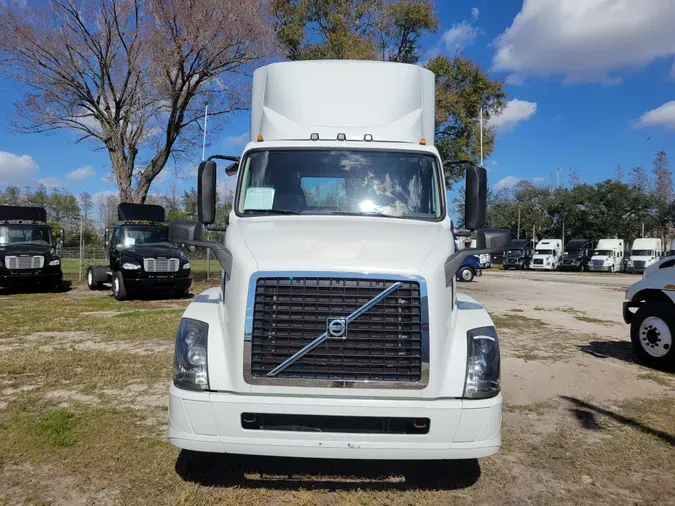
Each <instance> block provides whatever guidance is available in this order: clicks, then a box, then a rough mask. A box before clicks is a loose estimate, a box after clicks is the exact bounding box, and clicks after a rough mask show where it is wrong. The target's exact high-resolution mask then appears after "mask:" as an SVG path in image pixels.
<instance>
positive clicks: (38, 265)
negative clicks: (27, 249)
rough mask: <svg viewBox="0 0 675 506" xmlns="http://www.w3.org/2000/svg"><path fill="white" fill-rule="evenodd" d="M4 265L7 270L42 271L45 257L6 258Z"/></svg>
mask: <svg viewBox="0 0 675 506" xmlns="http://www.w3.org/2000/svg"><path fill="white" fill-rule="evenodd" d="M5 263H6V265H7V268H8V269H42V268H43V267H44V265H45V257H43V256H41V255H37V256H20V257H17V256H7V257H5Z"/></svg>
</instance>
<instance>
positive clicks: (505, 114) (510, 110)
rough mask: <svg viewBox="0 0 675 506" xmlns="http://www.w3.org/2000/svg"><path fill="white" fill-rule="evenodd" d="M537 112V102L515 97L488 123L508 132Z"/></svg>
mask: <svg viewBox="0 0 675 506" xmlns="http://www.w3.org/2000/svg"><path fill="white" fill-rule="evenodd" d="M536 112H537V103H536V102H527V101H525V100H518V99H517V98H514V99H513V100H509V101H508V102H507V103H506V107H505V108H504V110H503V111H502V113H501V114H499V115H497V116H493V117H491V118H490V119H489V120H488V122H487V124H488V126H489V127H494V128H496V129H497V130H500V131H502V132H506V131H509V130H512V129H513V128H515V126H516V125H517V124H518V123H520V122H521V121H527V120H528V119H530V118H531V117H532V116H534V114H535V113H536Z"/></svg>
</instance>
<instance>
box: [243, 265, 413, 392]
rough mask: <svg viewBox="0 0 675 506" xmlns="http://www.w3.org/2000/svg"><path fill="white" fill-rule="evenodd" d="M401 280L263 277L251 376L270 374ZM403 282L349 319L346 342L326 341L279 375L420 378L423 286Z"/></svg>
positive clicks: (256, 308) (258, 291)
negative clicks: (334, 323)
mask: <svg viewBox="0 0 675 506" xmlns="http://www.w3.org/2000/svg"><path fill="white" fill-rule="evenodd" d="M395 282H396V281H383V280H367V279H366V280H364V279H339V278H320V279H317V278H294V279H290V278H260V279H258V280H257V284H256V292H255V301H254V304H255V305H254V311H253V327H252V335H251V374H252V375H253V376H255V377H264V376H266V374H267V373H268V372H269V371H271V370H272V369H274V368H275V367H276V366H277V365H279V364H280V363H282V362H283V361H285V360H286V359H287V358H289V357H291V356H292V355H293V354H295V353H296V352H298V351H299V350H300V349H302V348H303V347H304V346H306V345H307V344H309V343H310V342H312V341H313V340H314V339H316V338H317V337H318V336H320V335H321V334H323V333H324V332H325V331H326V326H327V322H328V321H329V320H332V319H336V318H344V317H346V316H347V315H349V314H350V313H352V312H353V311H355V310H357V309H358V308H359V307H361V306H362V305H363V304H365V303H366V302H368V301H369V300H370V299H372V298H373V297H375V296H377V295H378V294H380V293H381V292H382V291H384V290H385V289H386V288H388V287H390V286H391V285H392V284H393V283H395ZM402 283H403V285H402V286H401V287H400V288H399V289H398V290H396V291H395V292H393V293H392V294H391V295H389V296H387V297H385V298H384V299H383V300H382V301H380V303H379V304H377V305H375V306H374V307H373V308H371V309H370V310H368V311H366V312H365V313H363V314H362V315H361V316H359V317H358V318H357V319H355V320H354V321H352V322H351V323H349V324H348V327H347V334H346V338H345V339H328V340H327V341H326V342H324V343H323V344H321V345H320V346H319V347H317V348H316V349H314V350H312V351H311V352H310V353H308V354H307V355H305V356H304V357H303V358H301V359H299V360H297V361H296V362H294V363H293V364H292V365H290V366H289V367H287V368H286V369H285V370H283V371H282V372H280V373H279V374H278V375H277V376H275V377H276V378H304V379H329V380H347V381H349V380H352V381H354V380H357V381H358V380H373V381H408V382H415V381H419V380H420V379H421V377H422V361H423V360H422V351H423V350H422V344H423V343H422V304H421V297H420V286H419V283H417V282H414V281H402Z"/></svg>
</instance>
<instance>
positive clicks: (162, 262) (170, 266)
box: [143, 258, 180, 272]
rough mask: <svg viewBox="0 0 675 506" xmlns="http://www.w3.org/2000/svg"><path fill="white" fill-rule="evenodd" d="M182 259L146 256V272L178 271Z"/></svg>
mask: <svg viewBox="0 0 675 506" xmlns="http://www.w3.org/2000/svg"><path fill="white" fill-rule="evenodd" d="M179 267H180V261H179V260H178V259H177V258H144V259H143V269H145V272H178V268H179Z"/></svg>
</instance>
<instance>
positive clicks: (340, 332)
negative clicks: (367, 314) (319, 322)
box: [328, 318, 347, 339]
mask: <svg viewBox="0 0 675 506" xmlns="http://www.w3.org/2000/svg"><path fill="white" fill-rule="evenodd" d="M328 337H332V338H339V339H346V338H347V320H345V319H344V318H337V319H335V320H332V319H330V318H329V319H328Z"/></svg>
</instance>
